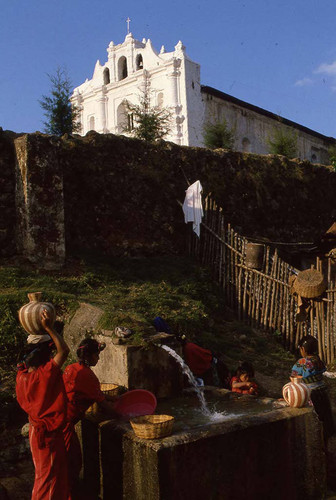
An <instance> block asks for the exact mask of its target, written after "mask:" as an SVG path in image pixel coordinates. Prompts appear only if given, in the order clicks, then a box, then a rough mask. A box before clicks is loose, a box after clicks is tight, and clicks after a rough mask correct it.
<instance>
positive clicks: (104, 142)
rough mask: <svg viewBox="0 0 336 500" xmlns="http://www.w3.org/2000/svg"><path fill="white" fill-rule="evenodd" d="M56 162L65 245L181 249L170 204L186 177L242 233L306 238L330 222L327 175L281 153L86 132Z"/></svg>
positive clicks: (175, 210) (179, 221)
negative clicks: (62, 190)
mask: <svg viewBox="0 0 336 500" xmlns="http://www.w3.org/2000/svg"><path fill="white" fill-rule="evenodd" d="M63 161H64V165H65V171H64V182H65V218H66V231H67V236H68V238H67V241H71V248H74V247H75V246H77V247H80V246H82V245H84V246H85V247H90V248H99V249H103V250H105V251H111V250H112V249H114V251H115V250H116V249H119V252H120V253H123V252H125V253H129V252H130V253H132V252H134V251H139V250H143V251H145V253H146V251H154V252H162V251H164V252H166V251H170V250H172V249H174V248H175V249H176V248H181V245H182V241H183V239H184V229H185V225H184V222H183V214H182V211H181V208H180V207H179V206H178V204H177V202H176V200H177V199H178V200H180V201H181V202H183V199H184V195H185V190H186V189H187V187H188V184H187V180H186V179H188V181H189V182H190V183H193V182H194V181H195V180H197V179H199V180H200V181H201V183H202V185H203V188H204V193H205V194H207V193H212V195H213V196H214V197H215V199H216V200H217V201H218V203H219V205H221V206H222V207H223V209H224V214H225V215H226V218H227V220H228V221H230V222H231V223H232V224H233V226H234V227H235V228H236V229H237V230H239V231H240V232H241V233H242V234H245V235H248V236H263V237H268V238H270V239H273V240H274V239H276V240H283V241H298V240H307V239H308V240H311V239H314V238H316V237H318V236H319V235H320V234H321V232H322V231H324V230H326V229H327V228H328V227H329V225H330V224H331V223H332V222H333V220H334V218H335V217H336V202H335V198H334V192H335V188H336V175H335V173H334V172H333V171H332V170H331V169H329V168H328V167H324V166H317V165H312V164H310V163H309V162H299V161H296V160H288V159H287V158H285V157H280V156H270V155H268V156H258V155H253V154H244V153H237V152H227V151H223V150H218V151H215V152H212V151H209V150H206V149H201V148H188V147H180V146H177V145H175V144H171V143H164V142H163V143H162V144H161V145H152V144H148V143H145V142H142V141H138V140H135V139H129V138H126V137H117V136H113V135H99V134H97V133H95V132H91V133H89V134H88V135H87V136H86V137H84V138H75V139H74V138H71V139H67V140H65V141H64V148H63ZM70 219H71V220H72V223H71V224H70V223H69V221H70ZM173 242H174V243H173Z"/></svg>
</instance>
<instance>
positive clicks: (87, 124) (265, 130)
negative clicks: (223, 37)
mask: <svg viewBox="0 0 336 500" xmlns="http://www.w3.org/2000/svg"><path fill="white" fill-rule="evenodd" d="M107 53H108V59H107V61H106V62H105V63H104V64H101V63H100V61H97V62H96V64H95V68H94V71H93V76H92V79H91V80H88V79H87V80H86V81H85V82H84V83H83V84H82V85H80V86H79V87H76V88H75V90H74V93H73V96H72V98H71V100H72V102H73V103H74V104H76V105H77V107H78V109H79V111H80V117H81V125H82V128H81V134H83V135H84V134H86V133H87V132H88V131H89V130H91V129H94V130H96V131H97V132H100V133H108V132H111V133H115V134H126V135H127V132H125V126H126V125H127V124H128V122H130V123H131V118H129V117H127V110H126V108H125V106H124V104H123V102H124V101H125V100H128V101H129V102H130V103H133V104H138V103H139V100H140V96H141V91H142V90H144V88H145V83H146V80H147V81H149V82H150V97H151V105H152V106H157V105H160V106H164V107H167V108H169V109H170V111H171V115H172V116H171V130H170V133H169V135H168V136H167V137H166V140H169V141H172V142H175V143H177V144H181V145H189V146H203V145H204V143H203V130H204V124H206V123H216V122H219V121H221V120H222V118H223V117H225V119H226V120H227V123H228V126H229V127H230V128H233V129H234V130H235V137H236V139H235V149H236V150H238V151H245V152H253V153H257V154H268V152H269V146H268V143H267V140H268V138H269V137H271V136H272V133H273V130H274V126H279V123H278V121H277V120H276V118H272V116H269V115H267V112H265V111H264V110H260V112H258V111H257V110H254V109H251V107H252V106H251V105H249V104H248V103H245V104H246V107H244V105H240V104H239V103H236V102H233V101H232V100H234V98H231V96H228V97H229V98H230V99H231V100H230V99H228V100H225V98H222V97H218V95H213V94H212V93H210V94H209V93H206V92H204V87H203V90H201V89H202V87H201V83H200V66H199V64H197V63H196V62H194V61H192V60H191V59H189V57H188V56H187V55H186V50H185V47H184V46H183V44H182V42H178V43H177V45H176V46H175V47H174V50H173V51H172V52H166V51H165V49H164V47H162V48H161V50H160V52H157V51H156V50H155V49H154V48H153V46H152V43H151V41H150V40H146V39H143V40H142V41H141V42H140V41H138V40H135V39H134V37H133V35H132V34H131V33H129V34H128V35H127V36H126V38H125V40H124V42H123V43H121V44H119V45H115V44H114V43H113V42H111V43H110V44H109V46H108V48H107ZM126 66H127V76H126ZM208 89H210V88H209V87H208ZM210 90H211V89H210ZM212 91H214V92H215V93H216V92H217V94H221V93H220V92H219V91H215V89H212ZM243 104H244V103H243ZM254 108H255V107H254ZM265 113H266V114H265ZM298 127H299V128H300V127H301V126H300V125H298ZM290 130H292V131H294V133H297V134H298V149H299V157H300V158H302V159H308V160H309V161H314V162H316V163H317V162H327V161H328V152H327V150H328V139H327V138H324V139H323V137H324V136H322V135H321V136H320V137H319V136H318V134H317V135H314V133H313V132H312V134H310V133H309V130H308V131H307V132H305V131H304V130H302V127H301V130H299V129H297V128H296V127H295V126H293V127H290Z"/></svg>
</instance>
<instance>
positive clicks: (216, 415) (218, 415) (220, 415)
mask: <svg viewBox="0 0 336 500" xmlns="http://www.w3.org/2000/svg"><path fill="white" fill-rule="evenodd" d="M161 347H162V349H164V350H165V351H167V352H168V354H170V356H172V357H173V358H174V359H175V361H177V363H179V365H180V366H181V368H182V371H183V373H184V374H185V375H186V376H187V377H188V380H189V382H190V384H191V385H192V386H193V388H194V390H195V392H196V395H197V397H198V399H199V402H200V405H201V408H200V410H201V413H202V414H203V415H204V416H206V417H208V418H209V420H210V421H212V422H220V421H222V420H224V419H225V418H226V417H227V415H226V414H224V412H217V411H210V410H209V408H208V405H207V402H206V400H205V397H204V393H203V391H202V390H201V389H200V387H199V386H198V384H197V382H196V379H195V377H194V375H193V373H192V371H191V370H190V368H189V366H188V365H187V364H186V363H185V362H184V361H183V359H182V358H181V356H179V355H178V354H177V352H176V351H174V349H171V348H170V347H168V346H167V345H162V346H161Z"/></svg>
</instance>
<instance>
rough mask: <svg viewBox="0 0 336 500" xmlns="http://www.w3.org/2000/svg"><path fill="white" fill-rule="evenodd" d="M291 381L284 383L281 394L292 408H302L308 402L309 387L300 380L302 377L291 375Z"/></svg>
mask: <svg viewBox="0 0 336 500" xmlns="http://www.w3.org/2000/svg"><path fill="white" fill-rule="evenodd" d="M290 379H291V382H288V384H286V385H284V386H283V388H282V395H283V398H284V400H285V401H286V403H287V404H288V405H289V406H292V407H293V408H302V406H305V405H306V404H307V403H308V400H309V398H310V389H309V387H307V385H306V384H305V383H304V382H302V377H291V378H290Z"/></svg>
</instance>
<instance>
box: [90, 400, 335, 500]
mask: <svg viewBox="0 0 336 500" xmlns="http://www.w3.org/2000/svg"><path fill="white" fill-rule="evenodd" d="M186 398H190V396H186ZM167 404H168V402H165V403H164V404H163V409H164V411H166V408H167ZM171 404H172V405H174V404H175V402H174V400H171ZM231 404H232V402H231ZM160 411H161V410H160V403H159V405H158V412H159V413H160ZM184 427H185V426H184V424H183V422H181V421H179V420H177V422H176V425H175V428H174V431H173V434H172V435H171V436H169V437H166V438H164V439H157V440H145V439H140V438H138V437H136V436H135V434H134V433H133V432H132V431H131V428H130V425H129V423H128V422H116V421H113V420H101V419H99V418H98V419H97V418H96V419H91V420H90V421H89V420H85V421H84V422H83V423H82V429H81V432H82V441H83V454H84V481H85V489H86V491H91V494H92V498H96V497H97V496H98V495H100V497H101V498H102V499H105V500H107V499H112V498H113V499H124V500H159V499H160V500H161V499H162V500H179V499H181V500H204V499H216V500H217V499H218V500H219V499H223V500H224V499H225V500H228V499H232V500H233V499H237V500H240V499H250V500H254V499H265V500H266V499H270V498H272V499H275V500H276V499H279V500H283V499H284V498H286V499H287V500H296V499H301V498H305V499H321V498H324V494H325V487H326V461H325V453H324V450H323V439H322V433H321V425H320V423H319V421H318V419H317V418H316V415H315V414H314V412H313V411H312V409H311V408H303V409H296V408H281V409H275V410H270V411H267V412H264V413H260V414H256V413H254V414H249V413H246V414H245V415H243V416H238V415H237V416H236V417H234V418H232V419H228V420H226V421H224V422H221V423H217V424H211V425H207V426H205V425H197V424H193V425H191V426H190V425H187V429H186V430H184Z"/></svg>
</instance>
